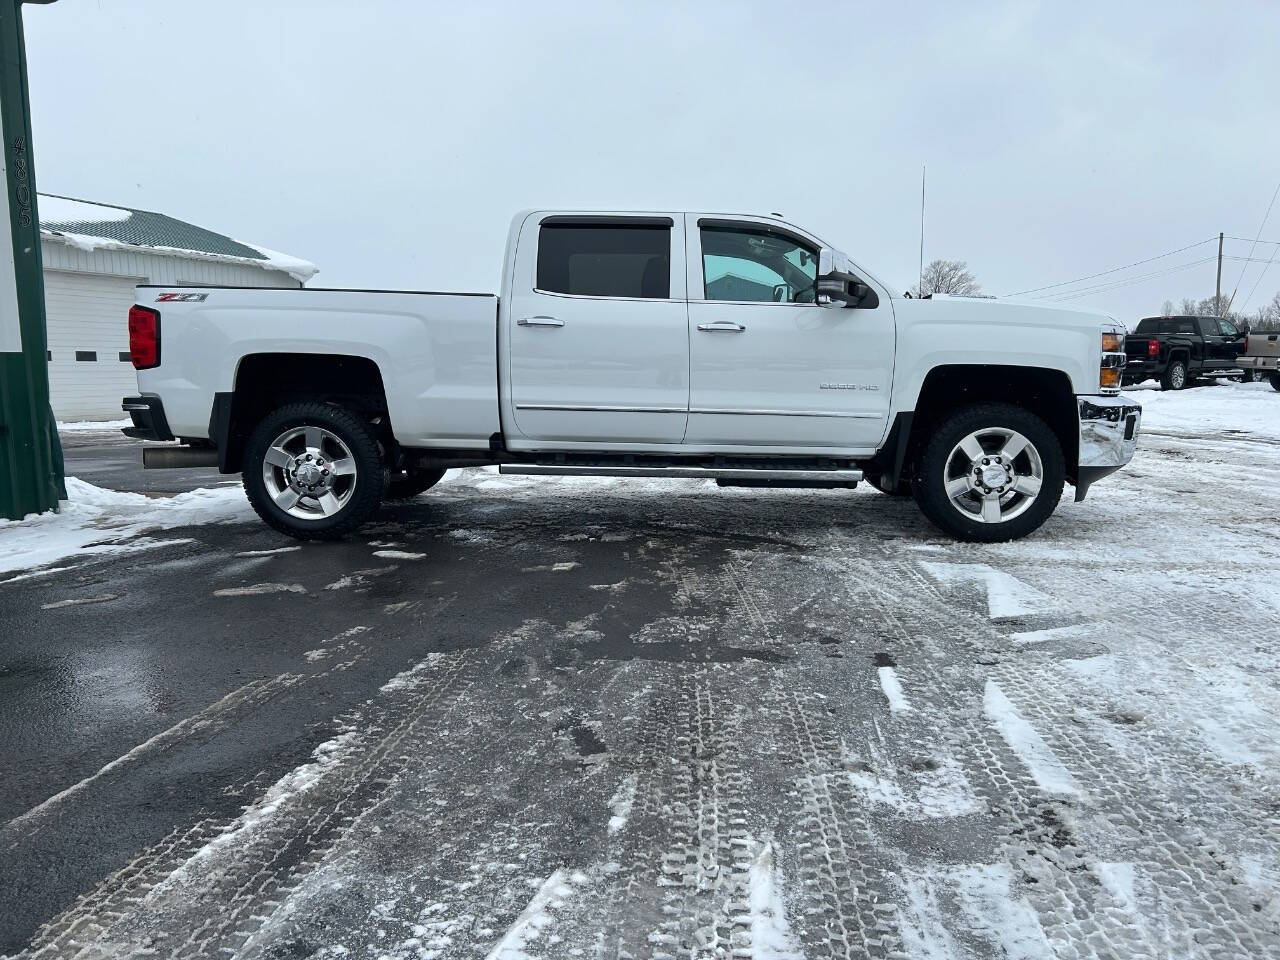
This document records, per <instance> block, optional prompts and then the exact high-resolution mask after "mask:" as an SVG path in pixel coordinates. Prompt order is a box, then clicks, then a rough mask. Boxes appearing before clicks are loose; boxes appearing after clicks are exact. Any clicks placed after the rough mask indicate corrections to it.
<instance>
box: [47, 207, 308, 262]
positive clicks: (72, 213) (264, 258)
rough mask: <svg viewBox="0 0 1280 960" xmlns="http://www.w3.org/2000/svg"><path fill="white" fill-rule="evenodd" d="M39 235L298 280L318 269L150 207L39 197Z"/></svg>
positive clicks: (90, 246)
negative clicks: (250, 268) (275, 273)
mask: <svg viewBox="0 0 1280 960" xmlns="http://www.w3.org/2000/svg"><path fill="white" fill-rule="evenodd" d="M38 205H39V210H40V233H41V235H42V236H45V237H48V238H51V239H54V240H60V241H61V242H63V243H65V244H67V245H68V246H72V247H76V248H78V249H81V250H134V251H136V250H137V248H139V247H145V248H146V252H147V253H154V254H160V255H162V256H175V257H187V258H191V259H196V260H215V261H218V262H220V263H236V264H245V265H248V266H255V267H261V268H263V269H266V270H278V271H280V272H281V273H287V274H288V275H289V276H291V277H293V278H294V279H295V280H297V281H298V282H299V283H306V282H307V281H308V280H310V279H311V278H312V277H313V276H315V275H316V273H317V272H318V268H317V267H316V265H315V264H314V263H311V262H309V261H307V260H302V259H299V258H298V257H291V256H289V255H288V254H284V253H277V252H276V251H274V250H269V249H267V248H266V247H259V246H256V245H254V244H247V243H241V242H239V241H238V240H233V239H231V238H230V237H227V236H224V235H222V234H220V233H215V232H213V231H212V230H206V229H204V228H203V227H198V226H196V225H195V224H193V223H187V222H186V221H183V220H178V219H175V218H174V217H169V216H166V215H164V214H162V213H153V212H151V211H150V210H135V209H133V208H132V207H118V206H114V205H111V204H101V203H91V202H89V201H86V200H77V199H75V198H74V197H61V196H55V195H53V194H44V193H42V194H40V195H39V203H38Z"/></svg>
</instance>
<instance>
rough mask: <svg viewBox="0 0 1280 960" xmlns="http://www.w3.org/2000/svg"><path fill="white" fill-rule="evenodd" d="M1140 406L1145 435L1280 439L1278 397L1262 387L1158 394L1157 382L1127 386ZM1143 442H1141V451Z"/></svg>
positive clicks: (1226, 386) (1231, 385)
mask: <svg viewBox="0 0 1280 960" xmlns="http://www.w3.org/2000/svg"><path fill="white" fill-rule="evenodd" d="M1125 392H1126V393H1132V394H1133V395H1134V398H1135V399H1136V400H1137V401H1138V402H1139V403H1141V404H1142V434H1141V435H1140V436H1141V437H1145V435H1146V434H1147V433H1148V432H1149V431H1150V432H1152V433H1153V434H1159V433H1169V434H1175V433H1176V434H1179V435H1186V434H1188V433H1190V434H1192V435H1195V434H1202V435H1206V436H1209V437H1212V438H1218V437H1222V436H1223V435H1234V436H1236V437H1241V436H1244V437H1248V436H1251V435H1252V436H1257V437H1269V438H1271V439H1280V393H1277V392H1276V391H1275V390H1273V389H1272V388H1271V384H1269V383H1266V382H1263V383H1229V382H1220V383H1216V384H1212V385H1209V386H1203V387H1196V388H1194V389H1192V390H1165V391H1162V390H1160V388H1159V386H1158V385H1157V384H1155V383H1150V384H1141V385H1139V386H1136V387H1128V388H1126V390H1125ZM1143 443H1144V441H1143V440H1142V439H1139V442H1138V449H1139V450H1140V451H1141V449H1142V446H1143Z"/></svg>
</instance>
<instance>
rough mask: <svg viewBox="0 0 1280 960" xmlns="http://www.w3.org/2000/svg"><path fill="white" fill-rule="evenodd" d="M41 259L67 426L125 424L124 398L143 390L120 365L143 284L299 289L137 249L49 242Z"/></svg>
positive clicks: (52, 384) (54, 391)
mask: <svg viewBox="0 0 1280 960" xmlns="http://www.w3.org/2000/svg"><path fill="white" fill-rule="evenodd" d="M41 253H42V255H43V257H44V273H45V308H46V314H47V318H48V338H49V344H48V346H49V353H50V354H51V359H50V361H49V393H50V399H51V401H52V403H53V412H54V415H55V416H56V417H57V418H58V419H59V420H119V419H122V418H124V416H125V414H124V413H122V412H121V410H120V399H121V398H122V397H125V396H128V395H130V394H135V393H137V390H138V382H137V375H136V372H135V371H134V369H133V365H132V364H131V363H128V362H125V361H122V360H121V359H120V354H121V353H123V352H126V351H128V349H129V332H128V325H127V320H128V313H129V307H130V306H131V305H132V304H133V302H134V289H133V288H134V287H135V286H136V285H137V284H140V283H154V284H161V285H164V286H178V285H180V284H203V285H211V286H228V287H295V288H296V287H297V286H298V281H297V280H295V279H294V278H293V277H291V276H289V275H288V274H287V273H281V272H280V271H278V270H264V269H261V268H259V267H251V266H247V265H241V264H234V263H218V262H216V261H210V260H194V259H187V258H184V257H175V256H158V255H155V254H147V253H141V252H139V253H135V252H133V251H131V250H80V249H77V248H75V247H69V246H67V245H66V244H64V243H60V242H58V241H56V240H50V239H47V238H45V239H42V240H41ZM161 349H163V342H162V347H161ZM77 351H92V352H94V353H96V354H97V359H96V360H80V361H77V360H76V358H75V355H76V352H77Z"/></svg>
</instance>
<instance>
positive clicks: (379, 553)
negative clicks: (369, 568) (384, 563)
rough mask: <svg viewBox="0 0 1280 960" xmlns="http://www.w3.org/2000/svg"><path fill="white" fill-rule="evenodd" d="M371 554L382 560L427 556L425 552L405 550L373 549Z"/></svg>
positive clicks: (416, 558)
mask: <svg viewBox="0 0 1280 960" xmlns="http://www.w3.org/2000/svg"><path fill="white" fill-rule="evenodd" d="M373 555H374V556H375V557H382V558H383V559H384V560H423V559H425V558H426V556H427V555H426V554H425V553H409V552H408V551H406V550H375V551H373Z"/></svg>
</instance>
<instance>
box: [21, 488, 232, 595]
mask: <svg viewBox="0 0 1280 960" xmlns="http://www.w3.org/2000/svg"><path fill="white" fill-rule="evenodd" d="M67 495H68V496H69V497H70V499H69V500H67V501H64V502H63V503H61V504H59V512H57V513H38V514H37V513H33V514H31V515H30V516H27V517H24V518H23V519H21V520H0V573H8V572H9V571H11V570H32V569H35V568H37V567H45V566H48V565H49V564H51V563H55V562H57V561H59V560H65V559H66V558H68V557H73V556H77V555H86V554H92V555H98V554H111V553H126V552H130V551H132V550H138V549H146V548H148V547H156V546H164V545H165V544H166V543H174V542H176V541H172V540H170V541H154V540H133V541H130V540H129V538H131V537H137V535H138V534H140V533H143V532H144V531H149V530H170V529H173V528H175V527H185V526H193V525H196V524H204V523H236V522H241V521H248V520H250V519H252V518H253V516H254V514H253V511H252V509H250V507H249V502H248V501H247V500H246V499H245V496H244V490H243V489H242V488H241V487H239V486H238V485H237V486H233V487H219V488H216V489H200V490H192V491H190V492H188V493H180V494H178V495H177V496H176V497H157V498H152V497H144V496H143V495H142V494H139V493H119V492H117V491H114V490H104V489H103V488H101V487H95V486H94V485H93V484H91V483H85V482H84V481H83V480H79V479H77V478H75V477H68V478H67Z"/></svg>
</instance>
